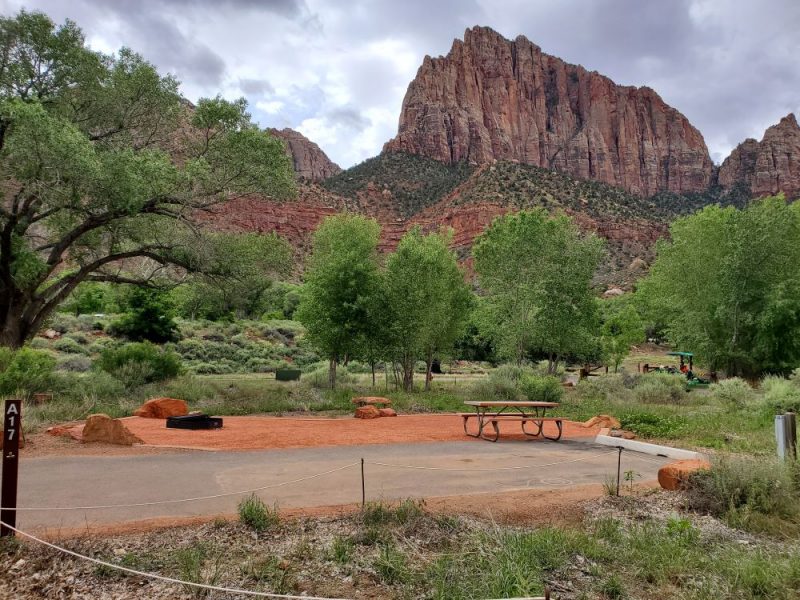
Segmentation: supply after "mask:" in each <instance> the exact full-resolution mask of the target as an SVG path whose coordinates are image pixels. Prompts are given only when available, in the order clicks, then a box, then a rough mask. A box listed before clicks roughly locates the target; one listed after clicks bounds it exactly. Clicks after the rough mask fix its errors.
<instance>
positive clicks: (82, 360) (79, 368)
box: [58, 355, 92, 373]
mask: <svg viewBox="0 0 800 600" xmlns="http://www.w3.org/2000/svg"><path fill="white" fill-rule="evenodd" d="M91 368H92V361H91V359H90V358H89V357H88V356H82V355H75V356H68V357H66V358H65V359H63V360H60V361H58V370H59V371H73V372H75V373H84V372H86V371H88V370H89V369H91Z"/></svg>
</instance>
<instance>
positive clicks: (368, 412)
mask: <svg viewBox="0 0 800 600" xmlns="http://www.w3.org/2000/svg"><path fill="white" fill-rule="evenodd" d="M380 416H381V413H380V411H379V410H378V409H377V408H375V407H374V406H372V405H371V404H368V405H367V406H359V407H358V408H357V409H356V419H377V418H378V417H380Z"/></svg>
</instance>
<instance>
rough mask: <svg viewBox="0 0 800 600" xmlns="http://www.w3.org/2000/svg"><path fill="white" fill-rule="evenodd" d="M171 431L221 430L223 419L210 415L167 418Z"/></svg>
mask: <svg viewBox="0 0 800 600" xmlns="http://www.w3.org/2000/svg"><path fill="white" fill-rule="evenodd" d="M167 427H169V428H170V429H221V428H222V417H209V416H208V415H186V416H183V417H167Z"/></svg>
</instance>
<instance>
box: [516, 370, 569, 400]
mask: <svg viewBox="0 0 800 600" xmlns="http://www.w3.org/2000/svg"><path fill="white" fill-rule="evenodd" d="M519 387H520V390H521V391H522V393H523V394H524V395H525V397H526V398H527V399H528V400H530V401H531V402H560V401H561V397H562V396H563V395H564V388H563V387H562V386H561V381H559V380H558V378H556V377H547V376H545V377H540V376H538V375H526V376H524V377H523V378H522V379H521V380H520V383H519Z"/></svg>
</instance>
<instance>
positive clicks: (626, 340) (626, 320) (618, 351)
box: [598, 295, 644, 373]
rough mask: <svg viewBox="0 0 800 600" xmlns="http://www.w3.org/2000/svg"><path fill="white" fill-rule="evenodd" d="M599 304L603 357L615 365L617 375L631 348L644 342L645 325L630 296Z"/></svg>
mask: <svg viewBox="0 0 800 600" xmlns="http://www.w3.org/2000/svg"><path fill="white" fill-rule="evenodd" d="M598 302H599V304H600V314H601V319H602V327H601V328H600V343H601V345H602V348H603V355H604V356H605V357H606V359H607V360H609V361H611V364H613V365H614V372H615V373H616V372H617V371H618V370H619V366H620V365H621V364H622V361H623V360H624V359H625V357H626V356H628V354H629V353H630V350H631V346H632V345H633V344H637V343H639V342H642V341H644V323H643V322H642V318H641V317H640V316H639V313H638V312H637V310H636V307H635V306H634V305H633V302H632V300H631V297H630V295H628V296H623V297H621V298H609V299H607V300H598Z"/></svg>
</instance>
